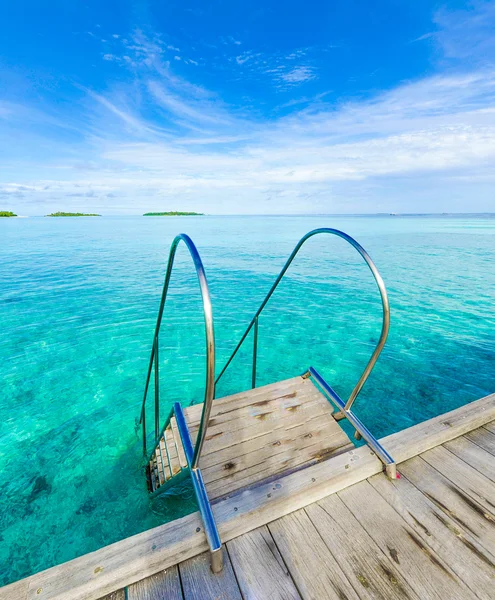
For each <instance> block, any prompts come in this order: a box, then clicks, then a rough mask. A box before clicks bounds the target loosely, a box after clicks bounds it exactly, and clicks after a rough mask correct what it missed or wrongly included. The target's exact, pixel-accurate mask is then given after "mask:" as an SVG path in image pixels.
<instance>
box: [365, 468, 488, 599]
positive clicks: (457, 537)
mask: <svg viewBox="0 0 495 600" xmlns="http://www.w3.org/2000/svg"><path fill="white" fill-rule="evenodd" d="M369 482H370V483H371V485H372V486H373V487H374V488H375V489H376V490H377V491H378V493H379V494H380V495H381V496H382V498H384V500H386V502H388V504H390V506H392V507H393V508H394V509H395V511H396V512H397V513H398V514H399V515H400V516H401V517H402V518H403V519H404V521H406V523H407V524H408V525H409V526H410V527H411V529H413V530H414V532H415V534H416V535H417V536H418V537H420V538H421V540H422V541H423V543H424V544H426V545H427V546H428V547H430V548H431V549H432V550H434V551H435V552H436V553H437V554H438V556H440V557H441V558H442V559H443V560H444V561H445V562H446V563H447V564H448V565H449V567H450V568H451V569H452V570H453V571H455V573H456V574H457V575H458V576H459V577H460V578H461V579H462V580H463V581H464V582H465V583H466V585H467V586H468V587H469V588H470V590H471V591H472V592H473V593H475V594H476V595H477V596H478V597H479V598H481V599H482V600H493V591H494V589H495V558H493V557H492V556H491V555H490V554H489V553H488V552H487V551H486V550H485V549H484V548H483V546H481V544H479V543H478V541H477V539H476V537H475V536H473V535H472V534H470V533H469V531H466V530H464V531H463V530H461V529H460V528H459V527H458V525H457V523H456V521H454V520H453V519H452V517H451V516H450V515H449V514H448V513H447V512H445V511H443V510H441V509H440V508H439V507H438V506H436V505H435V504H434V503H433V502H432V501H431V500H429V499H428V497H427V496H425V495H424V494H423V493H422V492H420V491H419V490H418V488H417V487H415V486H414V485H413V484H412V483H411V482H410V481H409V480H408V479H407V478H406V477H402V478H401V479H400V480H395V481H390V480H389V479H387V477H385V476H384V475H382V474H380V475H375V476H374V477H371V479H370V480H369Z"/></svg>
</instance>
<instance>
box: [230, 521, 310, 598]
mask: <svg viewBox="0 0 495 600" xmlns="http://www.w3.org/2000/svg"><path fill="white" fill-rule="evenodd" d="M227 548H228V551H229V555H230V560H231V562H232V566H233V568H234V572H235V574H236V577H237V581H238V583H239V587H240V589H241V592H242V595H243V598H244V600H300V598H301V596H300V595H299V592H298V591H297V588H296V586H295V585H294V582H293V581H292V577H291V575H290V573H289V571H288V570H287V567H286V566H285V564H284V562H283V559H282V557H281V556H280V552H279V551H278V548H277V546H276V545H275V542H274V540H273V538H272V536H271V534H270V532H269V531H268V528H267V527H266V526H264V527H260V528H258V529H255V530H253V531H249V532H248V533H245V534H244V535H242V536H240V537H238V538H235V539H234V540H231V541H230V542H228V543H227Z"/></svg>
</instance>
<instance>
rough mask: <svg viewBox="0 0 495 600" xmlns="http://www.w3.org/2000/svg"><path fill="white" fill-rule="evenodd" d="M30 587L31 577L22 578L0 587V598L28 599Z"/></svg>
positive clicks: (7, 599)
mask: <svg viewBox="0 0 495 600" xmlns="http://www.w3.org/2000/svg"><path fill="white" fill-rule="evenodd" d="M28 589H29V578H26V579H21V581H16V582H15V583H11V584H10V585H6V586H4V587H2V588H0V600H26V598H27V595H28Z"/></svg>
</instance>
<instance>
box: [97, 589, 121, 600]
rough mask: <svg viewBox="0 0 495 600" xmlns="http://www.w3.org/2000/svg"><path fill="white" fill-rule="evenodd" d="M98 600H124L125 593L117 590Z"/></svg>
mask: <svg viewBox="0 0 495 600" xmlns="http://www.w3.org/2000/svg"><path fill="white" fill-rule="evenodd" d="M100 600H126V598H125V591H124V590H117V591H116V592H112V593H111V594H108V595H107V596H104V597H103V598H100Z"/></svg>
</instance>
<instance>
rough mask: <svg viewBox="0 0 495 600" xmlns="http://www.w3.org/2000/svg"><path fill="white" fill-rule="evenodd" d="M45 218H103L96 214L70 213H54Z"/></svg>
mask: <svg viewBox="0 0 495 600" xmlns="http://www.w3.org/2000/svg"><path fill="white" fill-rule="evenodd" d="M45 217H101V215H97V214H96V213H69V212H54V213H51V214H50V215H45Z"/></svg>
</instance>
